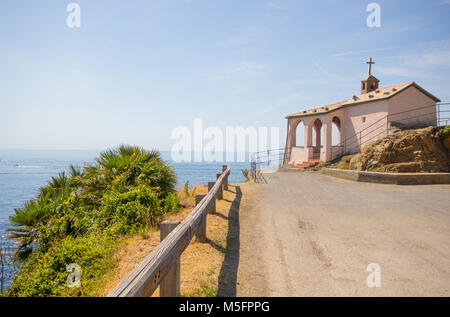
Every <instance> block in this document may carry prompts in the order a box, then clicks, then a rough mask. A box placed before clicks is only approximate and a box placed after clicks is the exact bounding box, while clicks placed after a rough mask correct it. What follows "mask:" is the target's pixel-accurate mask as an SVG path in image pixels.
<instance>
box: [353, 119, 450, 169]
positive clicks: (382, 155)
mask: <svg viewBox="0 0 450 317" xmlns="http://www.w3.org/2000/svg"><path fill="white" fill-rule="evenodd" d="M448 138H449V136H446V135H443V134H442V133H439V131H438V129H437V128H431V127H430V128H426V129H419V130H406V131H402V130H396V131H391V134H390V136H389V137H386V138H383V139H381V140H378V141H375V142H373V143H371V144H369V145H367V146H365V147H364V148H363V150H362V151H361V153H359V154H356V155H354V156H353V157H352V159H351V160H350V164H349V168H350V169H354V170H359V171H378V172H400V173H401V172H450V146H449V145H450V144H449V143H450V141H449V140H448Z"/></svg>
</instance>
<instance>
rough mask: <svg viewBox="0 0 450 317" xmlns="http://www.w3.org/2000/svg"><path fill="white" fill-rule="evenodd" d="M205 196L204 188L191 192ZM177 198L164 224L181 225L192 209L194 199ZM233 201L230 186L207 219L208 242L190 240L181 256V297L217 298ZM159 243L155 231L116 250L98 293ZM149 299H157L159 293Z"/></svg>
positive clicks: (233, 190)
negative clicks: (112, 266)
mask: <svg viewBox="0 0 450 317" xmlns="http://www.w3.org/2000/svg"><path fill="white" fill-rule="evenodd" d="M191 192H192V191H191ZM207 192H208V188H207V187H205V186H198V187H197V188H196V190H195V193H196V194H206V193H207ZM178 196H179V198H180V205H181V206H182V207H181V209H180V210H179V211H178V212H177V213H174V214H170V215H167V216H166V217H165V220H178V221H182V220H183V219H184V218H185V217H186V216H187V215H188V214H189V213H190V212H191V211H192V209H193V207H194V206H195V201H194V197H192V196H191V195H190V196H189V197H187V196H186V194H185V193H184V190H179V191H178ZM235 198H236V187H235V186H233V185H231V184H230V186H229V190H228V191H224V199H223V200H218V201H217V202H216V213H215V214H210V215H208V218H207V238H208V241H207V242H206V243H200V242H198V241H196V239H195V238H194V239H193V240H192V241H191V243H190V245H189V246H188V248H187V249H186V250H185V251H184V253H183V254H182V256H181V295H182V296H217V295H218V287H219V275H220V274H221V268H222V265H223V263H224V258H225V250H226V248H227V234H228V215H229V213H230V210H231V208H232V202H233V201H234V200H235ZM233 208H236V207H235V206H234V207H233ZM237 208H238V206H237ZM159 240H160V232H159V230H156V229H153V230H148V231H146V232H143V233H142V234H140V235H137V236H134V237H131V238H129V239H128V240H127V241H126V242H125V243H124V244H123V245H122V246H121V247H120V248H119V251H118V252H117V254H116V259H115V260H116V261H117V265H116V270H115V271H114V272H111V273H110V274H109V276H108V277H107V278H106V280H107V282H106V284H105V286H104V288H103V290H102V292H101V293H102V294H103V295H106V294H108V293H109V292H110V291H111V290H112V289H113V288H114V287H115V286H116V285H117V284H118V283H119V282H120V281H121V280H122V279H124V278H125V277H126V276H127V275H128V274H129V273H130V272H131V271H132V270H133V269H134V268H135V267H136V266H137V265H138V264H139V263H140V262H141V261H142V260H143V259H144V258H145V257H146V256H147V255H148V254H149V253H150V252H151V251H152V250H153V249H154V248H155V247H156V246H157V245H158V244H159V242H160V241H159ZM222 273H223V272H222ZM153 296H159V290H157V291H156V292H155V293H154V294H153Z"/></svg>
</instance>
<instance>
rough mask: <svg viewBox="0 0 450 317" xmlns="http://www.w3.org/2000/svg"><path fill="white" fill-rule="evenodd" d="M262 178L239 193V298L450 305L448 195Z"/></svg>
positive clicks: (442, 188)
mask: <svg viewBox="0 0 450 317" xmlns="http://www.w3.org/2000/svg"><path fill="white" fill-rule="evenodd" d="M264 176H265V179H266V180H267V182H268V184H265V185H259V184H256V185H245V186H242V202H241V208H240V212H239V213H240V215H239V221H240V260H239V270H238V279H237V283H238V285H237V295H238V296H450V186H449V185H431V186H397V185H381V184H369V183H356V182H352V181H346V180H341V179H337V178H333V177H330V176H325V175H321V174H318V173H310V172H305V173H300V172H297V173H292V172H278V173H274V174H265V175H264ZM370 263H377V264H378V265H379V267H380V268H381V275H380V276H381V287H373V288H369V287H368V286H367V282H366V279H367V277H368V276H369V274H370V272H368V271H367V266H368V265H369V264H370Z"/></svg>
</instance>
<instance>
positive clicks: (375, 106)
mask: <svg viewBox="0 0 450 317" xmlns="http://www.w3.org/2000/svg"><path fill="white" fill-rule="evenodd" d="M388 109H389V103H388V101H387V100H381V101H375V102H370V103H367V104H361V105H355V106H351V107H348V108H346V109H345V122H344V129H343V130H344V140H346V141H345V142H344V140H342V143H343V144H344V145H345V150H346V151H350V153H356V152H359V151H360V147H359V143H360V140H359V138H360V134H359V132H360V131H362V130H363V131H362V132H361V139H362V140H361V143H362V146H363V147H364V144H367V143H369V142H371V141H375V140H376V139H377V138H378V137H384V136H386V134H384V135H383V134H382V132H383V131H384V130H385V129H386V120H384V119H383V118H385V117H386V115H387V114H388ZM363 118H365V122H364V121H363ZM355 133H357V134H356V135H355Z"/></svg>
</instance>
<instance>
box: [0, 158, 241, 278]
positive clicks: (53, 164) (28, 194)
mask: <svg viewBox="0 0 450 317" xmlns="http://www.w3.org/2000/svg"><path fill="white" fill-rule="evenodd" d="M99 153H100V151H72V150H65V151H62V150H61V151H55V150H0V244H1V245H4V246H6V245H9V244H10V242H8V239H7V238H6V235H7V231H6V229H7V228H10V227H11V222H10V220H9V217H10V216H11V215H13V214H14V209H16V208H20V207H22V206H23V205H24V204H25V203H26V202H27V201H28V200H30V199H33V198H34V197H36V195H37V194H38V192H39V189H40V188H41V187H43V186H45V185H46V184H47V182H48V181H49V180H51V177H52V176H56V175H58V174H59V173H61V172H63V171H68V168H69V166H70V165H74V166H79V167H83V166H87V165H93V164H95V158H96V157H98V155H99ZM160 153H161V156H162V158H163V159H164V160H166V161H168V162H169V163H170V164H171V165H172V166H173V168H174V170H175V172H176V174H177V188H182V187H184V184H185V183H186V182H187V181H188V182H189V185H190V186H191V187H193V186H197V185H207V184H208V182H212V181H215V179H216V174H217V173H221V171H222V165H225V164H226V165H228V166H230V169H231V174H230V176H229V182H230V183H237V182H241V181H244V180H245V178H244V176H243V174H242V170H243V169H250V163H249V161H248V155H245V156H246V161H245V162H211V163H210V162H181V163H178V162H173V161H172V160H171V153H170V152H169V151H161V152H160ZM236 157H237V156H236ZM8 282H9V280H8V279H7V280H6V285H8V284H9V283H8Z"/></svg>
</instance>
